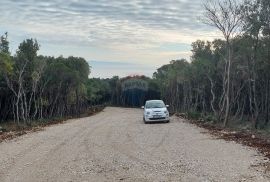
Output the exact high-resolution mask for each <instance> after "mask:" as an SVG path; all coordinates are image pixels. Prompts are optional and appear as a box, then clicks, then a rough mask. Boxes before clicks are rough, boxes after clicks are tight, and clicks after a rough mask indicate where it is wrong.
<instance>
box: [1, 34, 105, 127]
mask: <svg viewBox="0 0 270 182" xmlns="http://www.w3.org/2000/svg"><path fill="white" fill-rule="evenodd" d="M39 48H40V45H39V44H38V42H37V41H36V40H34V39H27V40H25V41H23V42H22V43H21V44H20V45H19V47H18V49H17V51H16V54H15V55H11V53H10V52H9V42H8V35H7V33H6V34H5V35H3V36H1V41H0V122H3V121H15V122H16V123H17V124H31V122H32V121H37V120H44V119H51V118H62V117H66V116H78V115H80V114H81V113H83V112H85V111H86V110H87V109H88V108H89V106H92V105H95V104H101V103H103V102H105V101H106V99H107V100H110V99H108V96H106V94H108V91H109V90H108V89H107V88H106V87H105V86H104V83H103V81H100V80H98V79H89V78H88V76H89V74H90V66H89V65H88V63H87V62H86V61H85V60H84V59H83V58H79V57H68V58H64V57H62V56H60V57H57V58H55V57H47V56H38V54H37V53H38V51H39Z"/></svg>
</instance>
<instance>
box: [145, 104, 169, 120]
mask: <svg viewBox="0 0 270 182" xmlns="http://www.w3.org/2000/svg"><path fill="white" fill-rule="evenodd" d="M168 107H169V105H165V104H164V102H163V101H162V100H148V101H146V103H145V106H142V108H143V109H144V113H143V121H144V123H150V122H159V121H160V122H167V123H168V122H170V115H169V111H168V109H167V108H168Z"/></svg>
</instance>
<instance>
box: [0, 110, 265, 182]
mask: <svg viewBox="0 0 270 182" xmlns="http://www.w3.org/2000/svg"><path fill="white" fill-rule="evenodd" d="M263 160H264V158H263V157H262V156H261V155H260V154H258V153H257V152H256V151H255V150H254V149H251V148H248V147H245V146H242V145H240V144H236V143H234V142H226V141H224V140H219V139H215V138H213V137H212V136H210V135H209V134H207V133H206V131H205V130H204V129H201V128H198V127H196V126H194V125H191V124H188V123H186V122H183V121H182V120H181V119H178V118H176V117H172V118H171V122H170V123H168V124H144V123H143V121H142V110H139V109H126V108H112V107H108V108H106V109H105V110H104V111H103V112H101V113H99V114H97V115H95V116H92V117H88V118H82V119H76V120H69V121H67V123H65V124H59V125H55V126H51V127H47V128H45V130H44V131H39V132H36V133H30V134H27V135H24V136H22V137H19V138H17V139H14V140H11V141H7V142H4V143H1V144H0V181H1V182H5V181H12V182H13V181H15V182H16V181H18V182H21V181H25V182H32V181H33V182H39V181H50V182H51V181H52V182H53V181H60V182H61V181H63V182H69V181H93V182H99V181H108V182H111V181H132V182H133V181H138V182H140V181H156V182H159V181H192V182H196V181H204V182H207V181H228V182H232V181H252V182H253V181H269V178H267V176H266V174H265V173H264V169H263V168H262V167H260V166H258V165H259V164H260V163H261V162H263Z"/></svg>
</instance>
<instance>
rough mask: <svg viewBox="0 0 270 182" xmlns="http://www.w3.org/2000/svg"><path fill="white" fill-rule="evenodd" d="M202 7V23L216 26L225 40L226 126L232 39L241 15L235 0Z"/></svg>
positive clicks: (211, 3)
mask: <svg viewBox="0 0 270 182" xmlns="http://www.w3.org/2000/svg"><path fill="white" fill-rule="evenodd" d="M204 8H205V19H204V23H206V24H208V25H210V26H214V27H216V28H217V29H218V30H219V31H220V32H221V33H222V34H223V37H224V39H225V41H226V56H225V65H224V67H225V72H224V76H223V89H224V91H223V95H224V96H222V98H224V101H223V104H222V108H221V113H222V112H223V110H224V109H225V117H224V121H223V125H224V126H226V125H227V122H228V118H229V114H230V99H231V98H230V97H231V96H230V90H231V64H232V59H233V52H232V39H233V38H234V37H235V36H236V35H237V34H239V33H240V26H241V22H242V19H243V17H242V14H241V13H240V6H239V4H238V3H237V2H236V1H235V0H218V1H208V3H206V4H205V5H204ZM224 106H225V108H224Z"/></svg>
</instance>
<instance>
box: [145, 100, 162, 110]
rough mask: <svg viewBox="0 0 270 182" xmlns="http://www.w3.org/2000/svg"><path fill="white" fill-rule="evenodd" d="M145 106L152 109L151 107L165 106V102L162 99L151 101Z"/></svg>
mask: <svg viewBox="0 0 270 182" xmlns="http://www.w3.org/2000/svg"><path fill="white" fill-rule="evenodd" d="M145 107H146V108H147V109H150V108H164V107H165V104H164V103H163V102H162V101H150V102H146V104H145Z"/></svg>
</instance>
